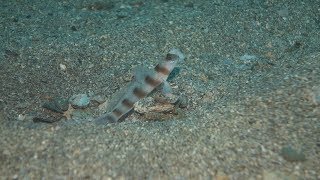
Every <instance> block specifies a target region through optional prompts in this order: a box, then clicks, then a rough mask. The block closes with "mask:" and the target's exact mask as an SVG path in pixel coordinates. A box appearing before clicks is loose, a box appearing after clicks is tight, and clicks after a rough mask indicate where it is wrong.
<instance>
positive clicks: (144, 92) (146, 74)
mask: <svg viewBox="0 0 320 180" xmlns="http://www.w3.org/2000/svg"><path fill="white" fill-rule="evenodd" d="M184 58H185V56H184V54H183V53H182V52H181V51H180V50H179V49H175V48H174V49H171V50H170V51H169V52H168V54H167V56H166V57H165V58H164V59H163V60H162V61H161V62H159V64H158V65H156V66H155V68H154V69H148V68H144V67H139V68H136V69H135V73H134V79H133V81H132V82H131V83H130V85H129V86H128V89H127V90H126V92H125V93H124V95H123V96H122V97H121V98H120V99H119V101H118V102H116V104H115V106H114V107H113V108H112V110H111V111H110V112H108V113H106V114H103V115H102V116H100V117H98V118H97V119H96V121H95V122H96V124H107V123H115V122H118V121H119V120H120V119H122V118H124V117H125V116H126V115H127V114H128V113H129V112H130V111H131V110H132V109H133V106H134V104H135V103H136V102H137V101H139V100H140V99H142V98H144V97H146V96H148V95H149V94H150V93H151V92H152V91H153V90H154V89H155V88H157V87H159V86H160V85H162V86H163V92H164V93H170V90H171V88H170V85H169V84H168V82H167V81H166V80H167V78H168V76H169V74H170V73H171V71H172V70H173V69H174V67H175V66H176V64H177V63H178V62H179V61H183V60H184Z"/></svg>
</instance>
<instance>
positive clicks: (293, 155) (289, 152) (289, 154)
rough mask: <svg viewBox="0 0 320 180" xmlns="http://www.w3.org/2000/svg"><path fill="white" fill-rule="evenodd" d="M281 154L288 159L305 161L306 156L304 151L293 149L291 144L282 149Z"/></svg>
mask: <svg viewBox="0 0 320 180" xmlns="http://www.w3.org/2000/svg"><path fill="white" fill-rule="evenodd" d="M280 155H281V156H282V157H283V158H284V159H285V160H287V161H290V162H296V161H305V160H306V157H305V155H304V154H303V153H302V152H298V151H297V150H295V149H293V148H292V147H291V146H286V147H283V148H282V149H281V153H280Z"/></svg>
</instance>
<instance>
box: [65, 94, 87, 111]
mask: <svg viewBox="0 0 320 180" xmlns="http://www.w3.org/2000/svg"><path fill="white" fill-rule="evenodd" d="M69 102H70V104H71V105H72V106H74V107H77V108H85V107H86V106H88V105H89V103H90V99H89V97H88V96H87V95H86V94H76V95H73V96H72V97H71V98H70V99H69Z"/></svg>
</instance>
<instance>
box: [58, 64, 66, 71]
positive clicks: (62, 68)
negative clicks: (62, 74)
mask: <svg viewBox="0 0 320 180" xmlns="http://www.w3.org/2000/svg"><path fill="white" fill-rule="evenodd" d="M59 66H60V70H62V71H65V70H66V69H67V66H66V65H64V64H59Z"/></svg>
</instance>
